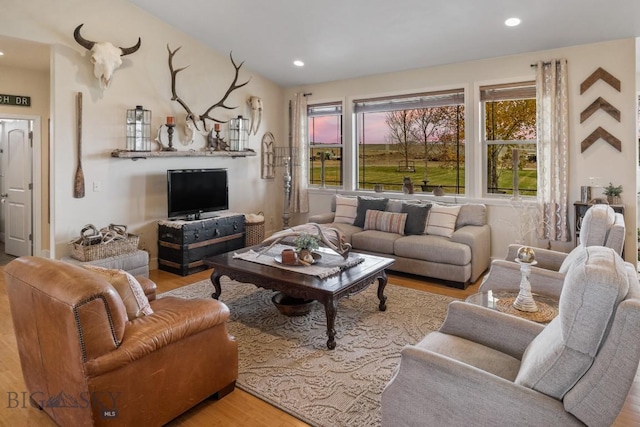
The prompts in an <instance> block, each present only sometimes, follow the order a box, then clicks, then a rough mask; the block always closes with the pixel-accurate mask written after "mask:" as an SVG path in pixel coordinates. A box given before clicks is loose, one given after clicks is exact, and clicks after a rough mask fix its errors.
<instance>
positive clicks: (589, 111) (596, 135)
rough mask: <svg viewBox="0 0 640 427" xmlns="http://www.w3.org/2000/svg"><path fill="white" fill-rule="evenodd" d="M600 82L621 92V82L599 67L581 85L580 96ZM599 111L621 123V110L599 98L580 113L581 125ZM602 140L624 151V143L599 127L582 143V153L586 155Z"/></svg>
mask: <svg viewBox="0 0 640 427" xmlns="http://www.w3.org/2000/svg"><path fill="white" fill-rule="evenodd" d="M598 80H603V81H604V82H605V83H607V84H608V85H609V86H611V87H612V88H614V89H615V90H617V91H618V92H620V80H619V79H617V78H615V77H614V76H613V75H611V73H609V72H608V71H606V70H605V69H603V68H602V67H598V69H597V70H596V71H594V72H593V73H591V75H590V76H589V77H587V78H586V79H585V80H584V81H583V82H582V83H581V84H580V95H582V94H583V93H585V92H586V91H587V90H588V89H589V88H590V87H591V86H593V85H594V84H595V83H596V82H597V81H598ZM598 110H603V111H605V112H606V113H607V114H609V115H610V116H611V117H613V118H614V119H616V120H617V121H618V122H620V110H618V109H617V108H616V107H614V106H613V105H611V104H610V103H609V102H608V101H607V100H605V99H604V98H603V97H601V96H599V97H598V98H597V99H596V100H595V101H593V102H592V103H591V105H589V106H588V107H587V108H585V109H584V111H583V112H582V113H580V123H583V122H584V121H585V120H587V119H588V118H589V117H591V116H592V115H593V114H595V113H596V112H597V111H598ZM601 138H602V139H603V140H605V141H606V142H608V143H609V145H611V146H612V147H613V148H615V149H616V150H618V151H622V142H621V141H620V140H619V139H618V138H616V137H615V136H613V135H611V134H610V133H609V132H607V131H606V130H605V129H604V128H602V127H601V126H598V128H597V129H596V130H594V131H593V132H591V135H589V136H588V137H586V138H585V139H584V140H583V141H582V143H580V151H581V152H582V153H584V151H585V150H586V149H587V148H589V147H591V145H593V143H594V142H596V141H597V140H598V139H601Z"/></svg>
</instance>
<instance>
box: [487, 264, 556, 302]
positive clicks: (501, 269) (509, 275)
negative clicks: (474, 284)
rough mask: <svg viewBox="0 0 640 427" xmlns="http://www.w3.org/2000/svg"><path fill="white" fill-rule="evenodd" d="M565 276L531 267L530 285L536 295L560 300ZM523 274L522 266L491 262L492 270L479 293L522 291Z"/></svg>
mask: <svg viewBox="0 0 640 427" xmlns="http://www.w3.org/2000/svg"><path fill="white" fill-rule="evenodd" d="M564 277H565V275H564V274H561V273H558V272H557V271H553V270H545V269H543V268H538V266H533V267H531V272H530V273H529V283H531V291H532V292H534V293H538V294H542V295H548V296H552V297H555V298H560V293H561V292H562V286H563V284H564ZM521 279H522V273H521V272H520V266H519V265H518V264H517V263H515V262H511V261H504V260H500V259H496V260H493V261H492V262H491V269H490V270H489V273H488V274H487V275H486V276H485V277H484V279H483V280H482V283H481V284H480V289H479V292H485V291H491V290H501V291H513V292H517V291H518V290H519V289H520V280H521Z"/></svg>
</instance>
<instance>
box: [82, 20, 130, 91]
mask: <svg viewBox="0 0 640 427" xmlns="http://www.w3.org/2000/svg"><path fill="white" fill-rule="evenodd" d="M83 25H84V24H80V25H78V26H77V27H76V29H75V31H74V32H73V38H74V39H76V41H77V42H78V44H79V45H80V46H82V47H84V48H85V49H87V50H89V51H90V52H91V63H92V64H93V74H94V75H95V76H96V77H97V78H98V79H99V80H100V87H101V88H102V89H104V88H106V87H108V86H109V84H110V83H111V77H112V76H113V73H114V72H115V70H116V69H117V68H118V67H119V66H120V65H122V59H121V58H120V57H121V56H125V55H130V54H132V53H134V52H136V51H137V50H138V49H140V43H141V40H140V37H138V43H136V44H135V45H133V46H131V47H116V46H114V45H113V44H111V43H109V42H93V41H90V40H87V39H85V38H84V37H82V35H81V34H80V28H82V26H83Z"/></svg>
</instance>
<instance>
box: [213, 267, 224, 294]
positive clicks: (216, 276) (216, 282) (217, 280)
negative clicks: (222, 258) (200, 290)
mask: <svg viewBox="0 0 640 427" xmlns="http://www.w3.org/2000/svg"><path fill="white" fill-rule="evenodd" d="M220 277H221V275H220V274H218V272H217V271H216V270H213V273H211V283H212V284H213V287H214V288H215V289H216V291H215V292H214V293H212V294H211V298H213V299H218V298H220V294H221V293H222V288H221V287H220Z"/></svg>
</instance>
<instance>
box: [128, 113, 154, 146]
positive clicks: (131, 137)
mask: <svg viewBox="0 0 640 427" xmlns="http://www.w3.org/2000/svg"><path fill="white" fill-rule="evenodd" d="M150 138H151V111H149V110H144V109H143V108H142V105H136V108H135V109H134V110H127V150H129V151H151V141H150Z"/></svg>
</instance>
